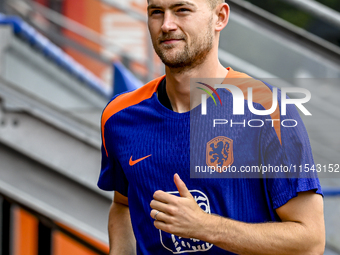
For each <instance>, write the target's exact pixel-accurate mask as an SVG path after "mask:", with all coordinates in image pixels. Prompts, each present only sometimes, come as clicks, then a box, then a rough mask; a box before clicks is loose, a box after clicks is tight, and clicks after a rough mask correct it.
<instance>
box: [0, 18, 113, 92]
mask: <svg viewBox="0 0 340 255" xmlns="http://www.w3.org/2000/svg"><path fill="white" fill-rule="evenodd" d="M0 25H10V26H12V28H13V32H14V33H15V34H16V35H18V36H19V37H20V38H22V39H24V40H25V41H27V42H28V43H29V44H30V45H32V46H33V47H34V48H36V49H38V50H40V51H41V52H42V53H43V54H44V55H45V56H46V57H48V58H49V59H51V60H52V61H53V62H55V63H56V64H57V65H58V66H60V67H61V68H63V69H64V70H66V71H67V72H68V73H70V74H72V75H73V76H75V77H76V78H77V79H78V80H80V81H81V82H83V83H85V84H87V85H88V86H89V87H90V88H92V89H93V90H95V91H97V92H98V93H99V94H101V95H103V96H105V97H107V98H110V97H111V96H112V89H108V88H107V86H106V85H105V84H104V82H103V81H102V80H100V79H99V78H97V77H96V76H95V75H94V74H93V73H91V72H90V71H89V70H87V69H86V68H85V67H84V66H82V65H81V64H79V63H78V62H76V61H75V60H74V59H73V58H71V57H70V56H69V55H68V54H66V53H65V52H64V51H63V50H62V49H60V48H59V47H58V46H56V45H55V44H53V43H52V42H51V41H50V40H48V39H47V38H46V37H44V36H43V35H41V34H40V33H39V32H38V31H36V30H35V29H34V28H33V27H32V26H30V25H29V24H27V23H26V22H25V21H23V20H22V19H21V18H19V17H16V16H7V15H4V14H1V13H0Z"/></svg>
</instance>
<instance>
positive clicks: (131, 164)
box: [129, 154, 151, 166]
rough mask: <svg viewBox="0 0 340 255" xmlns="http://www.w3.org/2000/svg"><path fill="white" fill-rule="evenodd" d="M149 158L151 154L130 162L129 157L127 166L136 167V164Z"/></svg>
mask: <svg viewBox="0 0 340 255" xmlns="http://www.w3.org/2000/svg"><path fill="white" fill-rule="evenodd" d="M150 156H151V154H150V155H148V156H145V157H143V158H140V159H136V160H132V156H131V158H130V160H129V165H130V166H133V165H136V164H137V163H138V162H141V161H142V160H144V159H146V158H148V157H150Z"/></svg>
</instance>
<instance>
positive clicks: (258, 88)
mask: <svg viewBox="0 0 340 255" xmlns="http://www.w3.org/2000/svg"><path fill="white" fill-rule="evenodd" d="M228 70H229V73H228V75H227V77H226V79H225V80H224V81H223V83H229V84H230V83H231V84H232V85H235V86H237V87H238V88H240V89H241V90H242V92H243V95H244V98H246V99H247V100H248V88H249V87H251V88H253V102H254V103H258V104H261V105H262V106H263V107H264V108H265V109H266V110H268V109H270V108H271V106H272V98H273V93H272V91H271V90H270V88H268V86H266V85H265V84H264V83H263V82H261V81H259V80H255V79H254V78H252V77H250V76H248V75H247V74H244V73H240V72H236V71H234V70H233V69H231V68H228ZM228 79H235V80H232V82H230V80H228ZM270 116H271V118H272V120H274V119H279V120H280V108H279V107H276V110H275V112H273V113H272V114H271V115H270ZM273 124H274V129H275V132H276V134H277V137H278V138H279V141H280V144H282V142H281V123H280V121H274V122H273Z"/></svg>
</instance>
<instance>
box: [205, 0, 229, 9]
mask: <svg viewBox="0 0 340 255" xmlns="http://www.w3.org/2000/svg"><path fill="white" fill-rule="evenodd" d="M208 2H209V5H210V7H211V9H214V8H215V7H216V6H217V5H219V4H222V3H224V2H225V0H208Z"/></svg>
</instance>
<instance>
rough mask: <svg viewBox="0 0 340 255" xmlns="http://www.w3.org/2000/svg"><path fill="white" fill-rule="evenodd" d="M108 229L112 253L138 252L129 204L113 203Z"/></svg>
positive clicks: (114, 254) (122, 254) (124, 254)
mask: <svg viewBox="0 0 340 255" xmlns="http://www.w3.org/2000/svg"><path fill="white" fill-rule="evenodd" d="M108 230H109V243H110V255H118V254H119V255H130V254H136V240H135V237H134V234H133V231H132V226H131V220H130V213H129V207H128V206H126V205H123V204H120V203H116V202H113V203H112V205H111V208H110V213H109V224H108Z"/></svg>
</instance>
